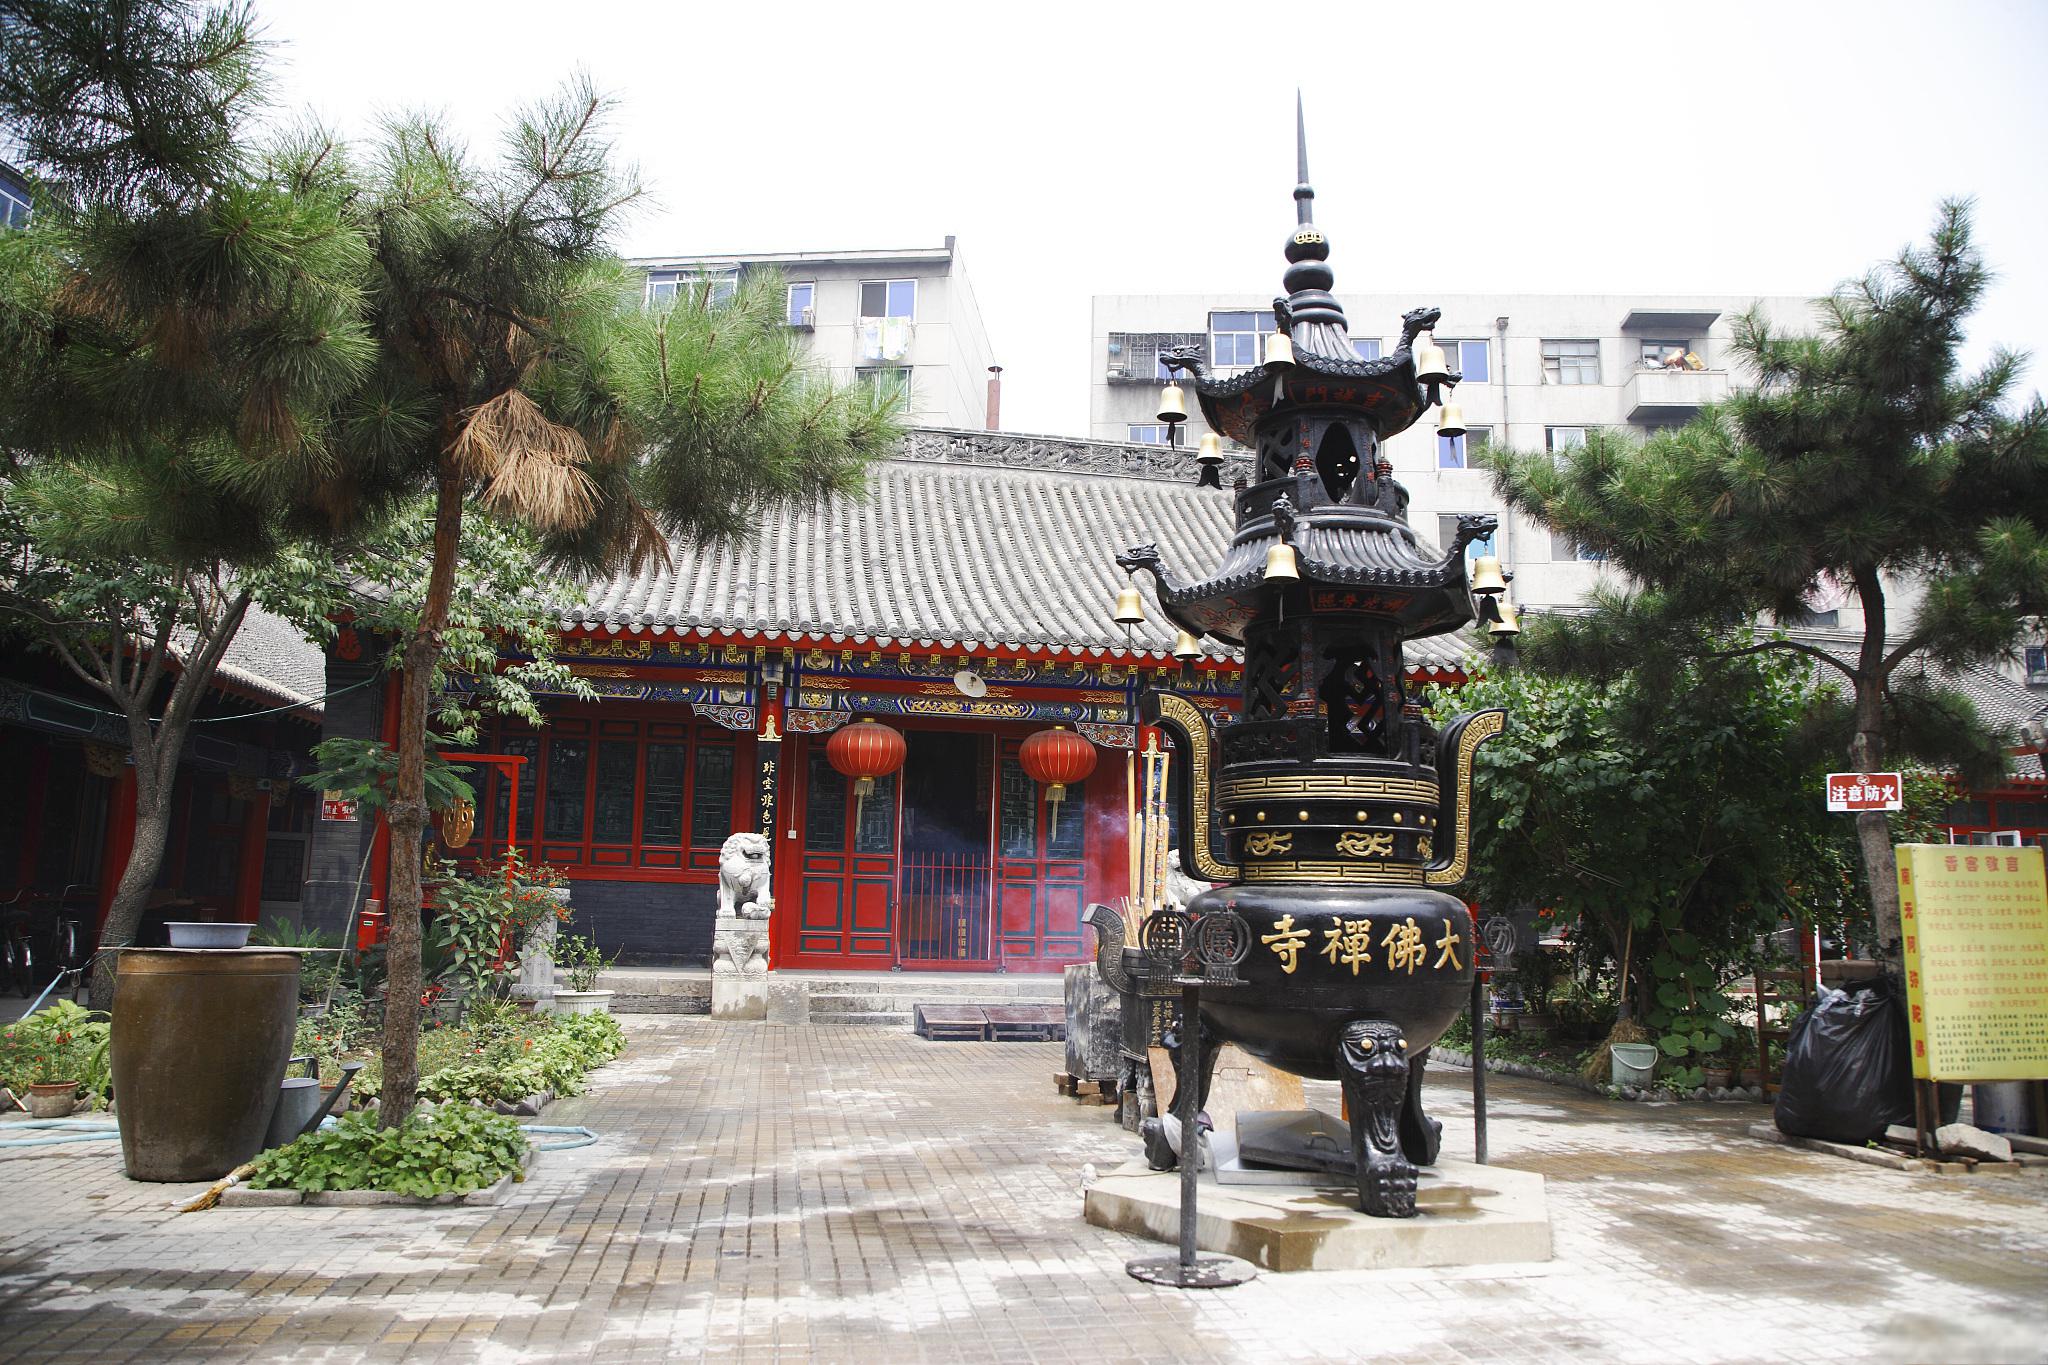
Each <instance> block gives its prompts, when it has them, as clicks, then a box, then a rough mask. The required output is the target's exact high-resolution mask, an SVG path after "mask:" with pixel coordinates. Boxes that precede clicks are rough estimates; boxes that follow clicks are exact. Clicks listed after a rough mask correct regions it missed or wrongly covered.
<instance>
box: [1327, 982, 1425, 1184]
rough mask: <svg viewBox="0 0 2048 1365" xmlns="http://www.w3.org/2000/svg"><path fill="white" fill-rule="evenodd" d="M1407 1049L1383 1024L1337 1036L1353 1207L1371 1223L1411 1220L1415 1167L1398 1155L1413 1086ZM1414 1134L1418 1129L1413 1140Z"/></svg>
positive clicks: (1365, 1023) (1372, 1022) (1362, 1022)
mask: <svg viewBox="0 0 2048 1365" xmlns="http://www.w3.org/2000/svg"><path fill="white" fill-rule="evenodd" d="M1407 1050H1408V1044H1407V1041H1406V1040H1405V1039H1404V1038H1403V1037H1402V1036H1401V1030H1400V1029H1399V1028H1398V1027H1397V1026H1395V1025H1394V1024H1391V1023H1389V1022H1387V1021H1386V1020H1384V1019H1359V1020H1354V1021H1353V1022H1351V1023H1349V1024H1346V1025H1345V1026H1344V1028H1343V1031H1342V1032H1341V1033H1340V1034H1339V1036H1338V1042H1337V1057H1336V1062H1337V1074H1338V1078H1339V1079H1340V1080H1341V1081H1342V1083H1343V1086H1344V1103H1345V1105H1346V1107H1348V1108H1349V1109H1350V1111H1351V1157H1352V1161H1353V1162H1354V1163H1355V1164H1356V1167H1357V1171H1358V1207H1359V1208H1360V1209H1362V1210H1363V1211H1364V1212H1366V1213H1368V1214H1371V1215H1372V1216H1373V1217H1375V1218H1413V1217H1414V1216H1415V1165H1414V1163H1413V1162H1412V1161H1410V1160H1409V1159H1408V1154H1407V1153H1406V1152H1404V1151H1403V1150H1402V1143H1401V1133H1400V1130H1401V1128H1402V1127H1403V1124H1402V1122H1401V1118H1402V1112H1403V1110H1404V1109H1406V1108H1407V1105H1408V1099H1409V1089H1410V1086H1411V1085H1412V1084H1413V1082H1414V1073H1412V1072H1411V1071H1410V1070H1409V1066H1408V1059H1407V1055H1406V1054H1407ZM1417 1116H1418V1119H1419V1118H1420V1111H1419V1110H1418V1111H1417ZM1420 1129H1421V1125H1420V1124H1418V1130H1419V1131H1418V1133H1417V1136H1418V1137H1419V1136H1420V1135H1421V1132H1420Z"/></svg>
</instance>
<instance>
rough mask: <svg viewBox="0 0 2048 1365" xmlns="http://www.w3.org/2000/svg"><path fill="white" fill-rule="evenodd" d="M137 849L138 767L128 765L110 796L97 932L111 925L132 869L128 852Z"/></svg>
mask: <svg viewBox="0 0 2048 1365" xmlns="http://www.w3.org/2000/svg"><path fill="white" fill-rule="evenodd" d="M134 849H135V769H134V768H132V767H124V768H122V769H121V775H120V776H119V777H117V778H115V779H114V789H113V791H112V792H110V793H108V796H107V837H106V838H105V839H104V840H102V841H101V844H100V914H99V923H98V925H97V928H96V929H95V936H97V933H98V931H99V930H104V929H105V928H106V925H107V912H108V911H110V910H112V909H113V908H114V891H115V890H116V888H118V887H119V886H120V883H121V874H122V873H123V872H125V871H127V870H128V855H129V854H130V853H131V852H133V851H134Z"/></svg>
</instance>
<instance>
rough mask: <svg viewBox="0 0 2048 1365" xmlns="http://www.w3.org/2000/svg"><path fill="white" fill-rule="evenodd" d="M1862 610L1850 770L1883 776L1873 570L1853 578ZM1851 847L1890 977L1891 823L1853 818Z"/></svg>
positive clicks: (1893, 942) (1880, 620) (1896, 963)
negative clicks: (1867, 890)
mask: <svg viewBox="0 0 2048 1365" xmlns="http://www.w3.org/2000/svg"><path fill="white" fill-rule="evenodd" d="M1856 595H1857V597H1858V598H1859V599H1860V600H1861V602H1862V604H1863V648H1862V651H1861V654H1860V656H1859V658H1858V659H1857V665H1856V733H1855V735H1854V736H1853V737H1852V738H1851V739H1850V741H1849V766H1850V768H1852V769H1853V770H1854V771H1856V772H1859V773H1875V772H1882V771H1884V762H1885V758H1884V685H1885V678H1886V676H1887V675H1886V669H1885V662H1884V651H1885V629H1886V627H1885V599H1884V585H1883V582H1882V580H1880V579H1879V578H1878V576H1877V571H1876V570H1875V569H1859V570H1857V572H1856ZM1856 846H1857V849H1858V851H1859V852H1861V853H1862V855H1863V880H1864V881H1865V882H1866V883H1867V884H1868V885H1869V888H1870V920H1871V924H1872V926H1873V927H1874V928H1875V929H1876V932H1877V955H1878V958H1879V959H1880V960H1881V961H1883V962H1884V963H1885V965H1886V966H1887V967H1889V968H1891V969H1892V971H1894V972H1902V971H1903V970H1904V969H1905V957H1904V953H1903V952H1902V951H1901V948H1902V945H1901V943H1900V932H1899V882H1898V876H1899V869H1898V862H1897V861H1896V857H1895V855H1894V854H1893V852H1892V828H1891V822H1890V821H1889V820H1887V819H1886V818H1885V814H1884V812H1883V811H1876V810H1866V811H1858V812H1857V813H1856Z"/></svg>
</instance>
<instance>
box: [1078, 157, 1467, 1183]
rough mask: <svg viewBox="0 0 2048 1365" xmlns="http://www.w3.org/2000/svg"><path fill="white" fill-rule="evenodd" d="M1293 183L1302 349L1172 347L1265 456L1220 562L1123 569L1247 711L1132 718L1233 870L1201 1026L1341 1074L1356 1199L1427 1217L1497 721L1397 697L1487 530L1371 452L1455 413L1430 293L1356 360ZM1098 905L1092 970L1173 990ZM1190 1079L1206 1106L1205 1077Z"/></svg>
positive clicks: (1288, 316)
mask: <svg viewBox="0 0 2048 1365" xmlns="http://www.w3.org/2000/svg"><path fill="white" fill-rule="evenodd" d="M1302 180H1303V182H1304V183H1303V184H1302V185H1300V186H1299V187H1298V188H1297V190H1296V191H1295V196H1296V199H1297V201H1299V202H1300V203H1301V205H1302V209H1301V213H1300V223H1299V225H1298V227H1297V229H1296V231H1295V233H1294V235H1293V237H1292V238H1291V239H1290V240H1289V242H1288V245H1287V258H1288V261H1289V266H1288V269H1287V272H1286V276H1285V280H1286V285H1287V288H1288V290H1289V293H1288V295H1287V297H1285V298H1282V299H1278V300H1276V301H1275V303H1274V314H1275V320H1276V323H1277V326H1278V332H1279V335H1281V336H1284V337H1286V338H1288V341H1289V342H1290V345H1289V346H1288V347H1287V348H1284V349H1278V355H1279V358H1278V359H1277V360H1276V359H1272V358H1270V357H1271V356H1272V355H1273V353H1272V352H1269V361H1268V363H1267V364H1266V365H1265V366H1264V367H1261V368H1258V369H1254V370H1251V371H1248V372H1245V373H1241V374H1237V375H1233V376H1230V377H1213V378H1212V377H1211V376H1210V375H1209V374H1208V373H1207V372H1206V370H1205V369H1204V367H1203V364H1202V361H1201V358H1200V355H1199V352H1198V351H1197V350H1196V349H1195V348H1189V349H1188V350H1187V351H1183V352H1174V353H1168V354H1167V355H1165V356H1163V357H1162V359H1163V360H1164V361H1165V363H1166V364H1167V365H1169V366H1170V367H1173V368H1174V369H1175V370H1176V371H1185V372H1188V373H1190V374H1191V375H1192V376H1193V380H1194V385H1193V387H1194V389H1195V393H1196V395H1197V397H1198V398H1199V401H1200V403H1201V407H1202V412H1203V415H1204V417H1205V418H1206V419H1207V421H1208V423H1209V425H1210V426H1211V427H1212V428H1214V429H1215V430H1216V431H1217V432H1219V433H1221V434H1223V435H1225V436H1228V437H1231V438H1233V439H1235V440H1236V441H1238V442H1239V443H1241V444H1243V445H1245V446H1248V447H1250V448H1251V449H1252V450H1253V451H1254V452H1255V459H1256V468H1255V470H1254V476H1253V477H1252V478H1251V479H1250V480H1249V481H1247V482H1240V484H1239V486H1238V488H1237V490H1236V492H1235V495H1234V500H1235V509H1234V510H1235V514H1236V517H1235V532H1234V534H1233V536H1232V538H1231V542H1230V545H1229V547H1228V549H1227V550H1226V551H1225V553H1224V556H1223V560H1222V562H1221V563H1220V564H1219V565H1218V566H1217V567H1216V568H1215V570H1214V571H1212V572H1211V573H1210V574H1209V575H1207V576H1206V577H1204V578H1201V579H1199V580H1194V581H1189V580H1184V579H1183V578H1181V577H1180V576H1179V575H1178V574H1177V573H1176V572H1175V571H1174V569H1173V568H1171V567H1169V566H1168V565H1167V564H1165V563H1164V562H1163V561H1162V559H1161V556H1160V554H1159V551H1158V550H1157V549H1156V548H1155V547H1154V546H1151V545H1139V546H1136V547H1134V548H1132V549H1130V550H1127V551H1125V552H1124V553H1123V554H1121V555H1119V556H1118V557H1117V562H1118V563H1119V564H1120V565H1121V566H1123V567H1124V568H1125V569H1126V570H1127V571H1130V572H1133V573H1135V572H1136V571H1138V570H1141V569H1142V570H1144V571H1146V572H1148V573H1149V574H1150V575H1151V576H1152V578H1153V579H1154V581H1155V583H1156V586H1157V596H1158V600H1159V604H1160V607H1161V608H1162V610H1163V611H1164V612H1165V614H1166V616H1167V617H1168V618H1169V619H1170V620H1171V621H1172V622H1173V623H1174V624H1175V625H1177V626H1179V627H1180V628H1181V629H1183V630H1186V631H1188V632H1189V633H1190V634H1192V635H1194V636H1196V637H1203V636H1206V637H1210V638H1213V639H1217V640H1221V641H1223V642H1225V643H1227V644H1230V645H1233V646H1238V647H1241V648H1242V650H1243V651H1244V695H1243V701H1242V704H1241V708H1240V709H1239V710H1238V712H1237V713H1236V714H1235V715H1218V716H1212V715H1211V714H1210V713H1208V712H1205V711H1204V710H1202V709H1201V708H1200V707H1199V706H1198V705H1197V704H1196V702H1195V701H1194V700H1193V699H1191V698H1190V697H1187V696H1183V695H1180V694H1178V693H1176V692H1172V691H1153V692H1149V693H1147V694H1145V696H1144V698H1143V701H1142V708H1143V719H1144V720H1145V721H1146V722H1147V723H1148V724H1153V725H1157V726H1158V727H1160V728H1161V729H1163V730H1165V731H1166V732H1167V733H1168V734H1169V735H1171V737H1172V738H1173V741H1174V743H1175V745H1176V747H1177V748H1178V750H1179V751H1180V752H1181V753H1183V754H1184V755H1186V763H1187V768H1186V771H1187V774H1188V780H1187V781H1186V782H1185V783H1184V784H1183V787H1182V792H1181V796H1180V799H1181V803H1182V804H1181V810H1180V817H1181V819H1180V829H1181V831H1182V833H1181V839H1180V843H1181V860H1182V864H1183V868H1184V870H1185V871H1186V872H1187V874H1188V875H1189V876H1192V877H1195V878H1198V879H1201V880H1204V881H1208V882H1212V883H1222V884H1223V885H1218V886H1216V887H1215V889H1213V890H1210V891H1207V892H1205V893H1203V894H1202V895H1200V896H1198V897H1196V898H1195V899H1194V901H1193V902H1192V903H1191V904H1190V905H1189V907H1188V909H1189V911H1190V913H1191V914H1193V915H1194V916H1195V918H1196V920H1197V921H1198V922H1199V919H1200V917H1201V916H1202V915H1203V914H1204V913H1205V912H1210V911H1217V910H1221V909H1223V908H1225V907H1229V908H1232V909H1234V910H1235V911H1236V913H1237V914H1238V915H1240V916H1242V917H1243V919H1244V920H1245V921H1246V924H1247V926H1248V928H1249V931H1250V951H1249V954H1248V956H1247V957H1246V959H1245V961H1244V962H1243V963H1242V965H1241V966H1240V967H1239V968H1238V975H1239V977H1240V980H1239V981H1238V982H1237V983H1235V984H1231V985H1223V986H1216V987H1213V988H1210V989H1206V990H1205V991H1204V992H1203V995H1202V999H1201V1004H1200V1017H1201V1025H1202V1031H1203V1033H1204V1034H1205V1035H1208V1036H1209V1039H1213V1041H1214V1042H1215V1043H1222V1042H1231V1043H1236V1044H1237V1045H1239V1046H1240V1047H1243V1048H1244V1049H1245V1050H1246V1051H1248V1052H1250V1053H1252V1054H1253V1055H1255V1056H1257V1057H1260V1058H1262V1059H1264V1060H1266V1061H1268V1062H1270V1063H1272V1064H1273V1065H1275V1066H1278V1067H1281V1068H1283V1069H1284V1070H1287V1071H1291V1072H1294V1073H1296V1074H1299V1075H1302V1076H1309V1077H1316V1078H1322V1079H1335V1080H1338V1081H1340V1082H1341V1083H1342V1084H1343V1087H1344V1091H1345V1096H1346V1099H1347V1102H1348V1104H1349V1108H1350V1111H1351V1118H1352V1130H1353V1151H1354V1156H1355V1159H1356V1172H1357V1178H1358V1185H1359V1197H1360V1203H1361V1206H1362V1207H1363V1208H1364V1210H1365V1211H1366V1212H1368V1213H1373V1214H1379V1215H1382V1216H1394V1217H1401V1216H1407V1215H1410V1214H1412V1213H1413V1212H1414V1210H1415V1167H1416V1165H1418V1164H1430V1163H1433V1162H1434V1161H1435V1159H1436V1154H1437V1147H1438V1135H1439V1132H1440V1125H1438V1124H1437V1123H1436V1122H1435V1121H1434V1120H1431V1119H1429V1118H1428V1117H1427V1116H1426V1115H1425V1114H1424V1113H1423V1110H1422V1103H1421V1082H1422V1072H1423V1067H1424V1064H1425V1061H1426V1059H1427V1055H1428V1051H1429V1047H1430V1045H1431V1044H1433V1043H1434V1042H1435V1041H1436V1040H1437V1038H1438V1037H1440V1036H1441V1035H1442V1033H1443V1031H1444V1029H1445V1028H1446V1027H1447V1026H1448V1025H1449V1024H1450V1023H1451V1021H1452V1020H1453V1019H1455V1018H1456V1017H1457V1015H1458V1013H1459V1011H1460V1010H1461V1009H1462V1008H1464V1005H1465V1002H1466V1000H1467V999H1468V998H1469V996H1470V991H1471V981H1472V962H1473V957H1472V948H1473V937H1474V935H1473V928H1472V921H1471V917H1470V915H1469V914H1468V912H1467V910H1466V908H1465V905H1464V903H1463V902H1462V901H1461V900H1459V899H1458V898H1457V897H1455V896H1453V895H1450V894H1448V892H1449V889H1450V888H1452V887H1454V886H1456V885H1457V884H1458V883H1459V882H1460V881H1461V880H1462V879H1463V877H1464V874H1465V868H1466V862H1467V852H1468V849H1469V841H1470V838H1471V827H1470V807H1471V780H1472V756H1473V752H1474V750H1475V749H1476V748H1477V746H1478V745H1479V744H1480V743H1481V742H1483V741H1484V740H1485V739H1486V738H1487V737H1489V736H1491V735H1494V734H1497V733H1499V732H1500V729H1501V727H1502V724H1503V721H1504V714H1503V713H1502V712H1500V711H1497V710H1494V711H1482V712H1477V713H1474V714H1468V715H1464V716H1461V717H1459V718H1457V719H1456V720H1455V721H1453V722H1451V723H1450V724H1449V725H1448V726H1447V727H1446V728H1445V729H1444V730H1443V731H1442V733H1438V732H1437V730H1436V729H1435V728H1434V727H1433V726H1432V725H1431V724H1430V723H1429V721H1428V720H1427V719H1426V718H1425V716H1424V714H1423V711H1422V708H1421V705H1420V704H1419V703H1418V701H1417V700H1416V699H1414V698H1411V697H1410V696H1409V695H1408V692H1407V686H1406V681H1405V676H1404V660H1403V646H1404V644H1405V642H1407V641H1409V640H1415V639H1420V638H1424V637H1427V636H1432V635H1439V634H1443V633H1446V632H1450V631H1455V630H1458V629H1459V628H1461V627H1463V626H1466V625H1467V624H1469V623H1470V622H1471V621H1472V620H1473V619H1474V617H1475V614H1477V613H1479V612H1483V611H1485V610H1486V603H1485V601H1484V599H1483V598H1482V599H1481V600H1480V601H1479V602H1478V603H1477V605H1476V608H1475V601H1474V597H1473V592H1474V588H1473V586H1472V584H1471V583H1469V582H1468V576H1467V553H1466V547H1467V546H1468V545H1470V544H1472V543H1473V542H1475V541H1483V540H1485V539H1487V538H1489V537H1491V535H1492V534H1493V531H1494V529H1495V524H1496V522H1495V518H1493V517H1491V516H1466V517H1460V518H1459V521H1458V528H1457V533H1456V535H1455V536H1454V537H1453V539H1452V542H1451V543H1450V544H1448V545H1445V546H1442V547H1441V548H1434V547H1430V546H1428V545H1425V544H1424V543H1423V542H1422V541H1420V540H1419V539H1418V537H1417V536H1416V535H1415V533H1414V532H1413V531H1412V530H1411V529H1410V528H1409V526H1408V523H1407V505H1408V496H1407V493H1406V491H1405V490H1404V489H1403V488H1402V487H1401V485H1400V484H1399V483H1398V482H1397V481H1396V480H1395V479H1394V476H1393V470H1392V467H1391V465H1390V464H1389V462H1388V461H1387V460H1386V458H1385V457H1384V456H1383V454H1382V447H1383V443H1384V442H1385V441H1386V439H1387V438H1388V437H1390V436H1392V435H1394V434H1395V433H1397V432H1399V431H1401V430H1404V429H1406V428H1407V427H1409V426H1410V425H1412V424H1413V423H1415V422H1416V420H1417V419H1418V418H1419V417H1421V416H1422V415H1423V414H1424V413H1425V412H1426V411H1427V410H1428V409H1429V408H1430V407H1431V406H1433V405H1437V404H1439V403H1442V402H1443V401H1444V400H1445V398H1446V396H1447V395H1448V393H1449V392H1450V385H1452V384H1454V383H1455V382H1456V379H1457V376H1456V375H1454V374H1449V373H1448V372H1446V371H1445V370H1444V367H1443V363H1442V359H1441V357H1442V352H1441V350H1440V349H1439V348H1437V347H1436V346H1435V345H1434V343H1433V341H1432V340H1431V339H1430V336H1429V329H1430V328H1431V327H1432V326H1433V325H1434V324H1435V322H1436V320H1437V316H1438V315H1437V312H1436V311H1435V310H1433V309H1418V310H1416V311H1414V312H1411V313H1409V314H1408V315H1407V316H1406V317H1405V318H1404V319H1403V327H1402V334H1401V342H1400V345H1399V347H1398V348H1397V349H1396V350H1395V351H1394V353H1393V354H1392V355H1390V356H1388V357H1386V358H1384V359H1377V360H1364V359H1360V358H1359V357H1358V356H1357V354H1356V352H1355V350H1354V348H1353V347H1352V345H1351V342H1350V339H1349V335H1348V331H1347V325H1346V322H1345V318H1344V314H1343V311H1342V309H1341V308H1339V307H1338V305H1337V303H1336V300H1335V299H1334V298H1333V297H1332V296H1331V295H1330V293H1329V292H1328V291H1329V288H1330V284H1331V283H1332V276H1331V272H1330V269H1329V266H1328V265H1327V264H1326V260H1327V256H1328V250H1329V249H1328V244H1327V242H1326V241H1325V240H1324V238H1323V236H1322V234H1321V233H1320V232H1318V231H1317V230H1316V229H1315V228H1314V226H1313V225H1312V224H1311V223H1310V222H1309V217H1308V211H1307V201H1308V200H1309V199H1310V198H1312V197H1313V191H1311V190H1309V188H1308V185H1307V184H1306V180H1307V171H1306V166H1305V164H1304V167H1303V172H1302ZM1452 411H1454V410H1452ZM1455 421H1456V418H1455V416H1451V417H1449V418H1448V420H1447V421H1446V423H1444V424H1443V425H1442V426H1441V427H1440V429H1448V427H1449V426H1450V425H1451V423H1454V422H1455ZM1474 577H1475V578H1479V577H1480V575H1474ZM1497 578H1498V575H1497V573H1487V574H1485V575H1484V579H1487V580H1497ZM1478 590H1479V591H1480V592H1481V593H1484V592H1486V591H1487V588H1486V586H1484V582H1483V581H1482V586H1480V588H1479V589H1478ZM1091 919H1092V921H1093V922H1094V923H1095V924H1096V926H1097V928H1098V931H1099V934H1100V941H1099V947H1098V962H1099V964H1100V966H1101V968H1102V970H1103V972H1104V974H1105V976H1107V977H1108V978H1109V980H1110V982H1111V984H1112V985H1114V986H1117V987H1118V988H1119V989H1120V990H1122V991H1124V992H1125V993H1126V994H1125V1000H1126V1005H1127V1008H1132V1009H1134V1008H1135V1007H1136V1005H1137V1002H1138V1000H1139V999H1140V998H1142V997H1143V996H1146V995H1158V994H1162V993H1163V992H1162V991H1160V990H1159V989H1157V986H1156V984H1155V983H1148V981H1147V973H1148V971H1149V970H1150V969H1149V968H1148V966H1147V960H1146V958H1145V955H1144V954H1142V953H1139V952H1136V951H1134V950H1126V949H1125V946H1124V943H1123V938H1124V932H1123V925H1122V921H1121V919H1120V918H1119V917H1117V916H1115V915H1114V914H1112V913H1110V912H1108V911H1104V910H1099V909H1098V910H1095V911H1093V912H1091ZM1200 1053H1201V1055H1202V1056H1204V1057H1206V1058H1209V1059H1213V1058H1214V1056H1215V1048H1214V1046H1213V1045H1209V1043H1208V1041H1207V1040H1205V1045H1204V1046H1203V1047H1202V1048H1201V1049H1200ZM1205 1070H1206V1068H1205ZM1196 1083H1198V1084H1199V1085H1200V1087H1201V1091H1200V1093H1201V1095H1202V1097H1203V1098H1204V1099H1206V1095H1207V1090H1208V1085H1207V1076H1206V1075H1205V1076H1203V1077H1200V1078H1198V1080H1197V1082H1196Z"/></svg>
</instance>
